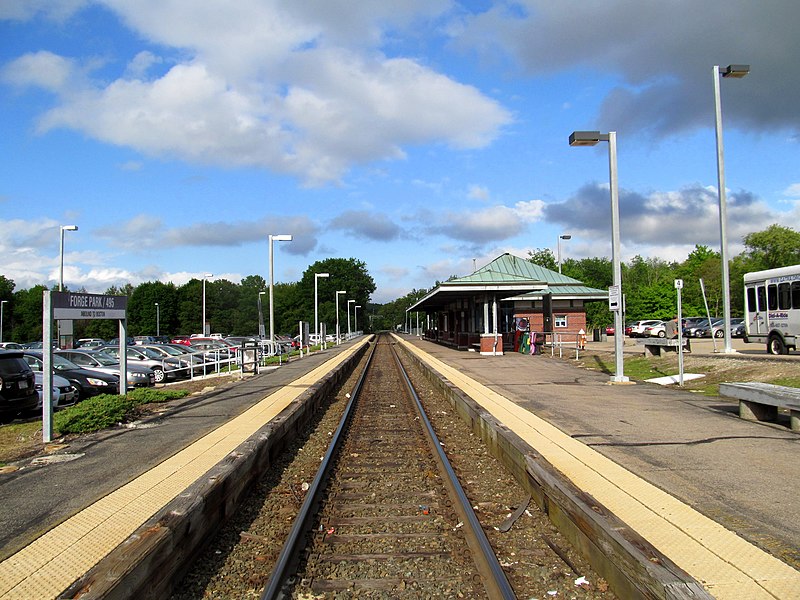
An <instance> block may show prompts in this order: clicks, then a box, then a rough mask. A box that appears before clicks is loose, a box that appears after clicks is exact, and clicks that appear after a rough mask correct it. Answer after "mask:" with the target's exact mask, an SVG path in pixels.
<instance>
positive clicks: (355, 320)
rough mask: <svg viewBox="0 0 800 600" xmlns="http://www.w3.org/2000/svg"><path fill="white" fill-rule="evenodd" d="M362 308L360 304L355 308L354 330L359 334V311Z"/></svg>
mask: <svg viewBox="0 0 800 600" xmlns="http://www.w3.org/2000/svg"><path fill="white" fill-rule="evenodd" d="M359 308H361V305H360V304H356V305H355V306H354V307H353V329H354V333H358V309H359Z"/></svg>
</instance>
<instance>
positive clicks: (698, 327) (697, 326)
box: [683, 317, 724, 337]
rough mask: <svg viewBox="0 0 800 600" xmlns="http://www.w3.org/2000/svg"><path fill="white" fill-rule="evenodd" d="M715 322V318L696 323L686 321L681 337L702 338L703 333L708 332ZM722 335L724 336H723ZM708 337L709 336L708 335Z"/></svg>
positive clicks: (702, 319)
mask: <svg viewBox="0 0 800 600" xmlns="http://www.w3.org/2000/svg"><path fill="white" fill-rule="evenodd" d="M716 320H717V317H714V318H713V319H711V320H709V319H708V318H701V319H700V320H697V321H691V320H688V319H687V321H688V322H687V324H686V326H685V327H684V328H683V335H685V336H686V337H703V336H704V335H705V332H706V331H708V330H710V329H711V327H712V324H713V323H714V321H716ZM723 335H724V334H723ZM709 337H710V334H709Z"/></svg>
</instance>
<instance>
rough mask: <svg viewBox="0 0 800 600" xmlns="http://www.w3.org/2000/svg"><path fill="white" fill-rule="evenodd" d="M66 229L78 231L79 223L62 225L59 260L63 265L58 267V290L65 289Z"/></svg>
mask: <svg viewBox="0 0 800 600" xmlns="http://www.w3.org/2000/svg"><path fill="white" fill-rule="evenodd" d="M65 231H78V226H77V225H62V226H61V251H60V253H59V262H60V264H61V266H60V267H59V269H58V291H59V292H63V291H64V232H65Z"/></svg>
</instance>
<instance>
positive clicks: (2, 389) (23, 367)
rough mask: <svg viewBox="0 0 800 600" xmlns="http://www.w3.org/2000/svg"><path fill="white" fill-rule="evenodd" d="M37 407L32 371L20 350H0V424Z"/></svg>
mask: <svg viewBox="0 0 800 600" xmlns="http://www.w3.org/2000/svg"><path fill="white" fill-rule="evenodd" d="M38 406H39V394H38V393H37V392H36V381H35V379H34V376H33V371H31V368H30V367H29V366H28V363H26V362H25V359H24V358H23V357H22V351H20V350H0V422H2V423H6V422H8V421H13V420H14V418H15V417H16V416H17V415H18V414H20V413H22V412H27V411H34V410H36V408H37V407H38Z"/></svg>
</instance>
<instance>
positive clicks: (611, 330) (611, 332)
mask: <svg viewBox="0 0 800 600" xmlns="http://www.w3.org/2000/svg"><path fill="white" fill-rule="evenodd" d="M606 335H614V326H613V325H606Z"/></svg>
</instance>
